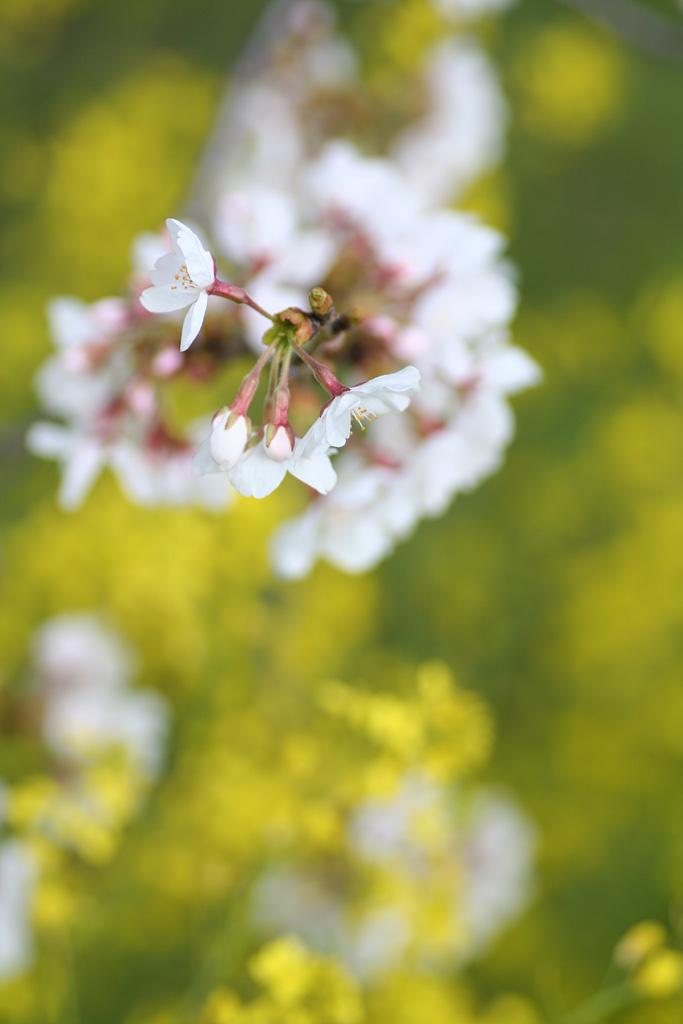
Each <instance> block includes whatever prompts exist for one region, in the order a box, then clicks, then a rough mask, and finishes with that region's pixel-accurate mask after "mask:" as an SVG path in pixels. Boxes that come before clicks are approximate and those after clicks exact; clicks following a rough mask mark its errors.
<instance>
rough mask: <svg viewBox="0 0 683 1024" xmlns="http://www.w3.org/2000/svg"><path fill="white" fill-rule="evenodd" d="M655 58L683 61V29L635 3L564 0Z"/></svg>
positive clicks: (615, 0)
mask: <svg viewBox="0 0 683 1024" xmlns="http://www.w3.org/2000/svg"><path fill="white" fill-rule="evenodd" d="M560 3H563V4H565V5H566V6H567V7H573V8H574V9H575V10H578V11H582V12H583V13H584V14H586V15H588V17H590V18H593V19H594V20H595V21H598V22H600V24H602V25H604V26H605V27H606V28H608V29H610V30H611V31H612V32H614V33H615V34H616V35H618V36H620V37H621V38H622V39H623V40H624V41H625V42H627V43H629V44H630V45H631V46H634V47H636V48H637V49H639V50H643V51H644V52H645V53H649V54H651V55H652V56H654V57H663V58H664V59H665V60H682V61H683V26H681V25H679V24H677V23H676V22H674V21H672V20H671V18H666V17H664V16H663V15H661V14H658V13H657V12H656V11H649V10H647V9H646V8H645V7H643V6H642V5H641V4H639V3H636V2H635V0H560Z"/></svg>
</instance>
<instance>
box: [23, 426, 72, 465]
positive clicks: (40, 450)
mask: <svg viewBox="0 0 683 1024" xmlns="http://www.w3.org/2000/svg"><path fill="white" fill-rule="evenodd" d="M76 437H77V434H76V432H75V431H73V430H68V429H66V428H65V427H59V426H57V424H56V423H34V424H33V426H32V427H31V428H30V429H29V431H28V433H27V435H26V447H27V448H28V450H29V451H30V452H33V454H34V455H40V456H41V457H42V458H43V459H62V458H65V457H66V456H67V455H68V453H69V450H70V449H71V448H72V447H73V445H74V442H75V439H76Z"/></svg>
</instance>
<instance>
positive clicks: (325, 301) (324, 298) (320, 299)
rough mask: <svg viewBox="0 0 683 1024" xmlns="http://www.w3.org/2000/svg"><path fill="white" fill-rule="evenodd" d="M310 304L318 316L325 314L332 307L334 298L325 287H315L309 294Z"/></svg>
mask: <svg viewBox="0 0 683 1024" xmlns="http://www.w3.org/2000/svg"><path fill="white" fill-rule="evenodd" d="M308 304H309V306H310V307H311V312H313V313H317V315H318V316H325V314H326V313H329V311H330V310H331V309H332V299H331V297H330V296H329V295H328V294H327V292H326V291H325V289H324V288H313V290H312V291H311V292H309V295H308Z"/></svg>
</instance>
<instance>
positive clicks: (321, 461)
mask: <svg viewBox="0 0 683 1024" xmlns="http://www.w3.org/2000/svg"><path fill="white" fill-rule="evenodd" d="M300 443H301V442H299V441H297V446H298V445H299V444H300ZM289 472H290V473H291V474H292V476H295V477H296V478H297V479H298V480H301V481H302V482H303V483H305V484H308V486H309V487H313V488H314V489H315V490H316V491H318V492H319V493H320V494H328V493H329V492H330V491H331V490H332V488H333V487H334V485H335V484H336V482H337V474H336V472H335V469H334V466H333V465H332V462H331V460H330V457H329V455H327V454H326V453H325V452H324V451H323V450H322V449H320V448H318V449H315V450H314V451H312V452H311V453H310V454H308V455H307V454H303V455H301V457H300V458H298V459H296V461H295V460H292V462H291V464H290V467H289Z"/></svg>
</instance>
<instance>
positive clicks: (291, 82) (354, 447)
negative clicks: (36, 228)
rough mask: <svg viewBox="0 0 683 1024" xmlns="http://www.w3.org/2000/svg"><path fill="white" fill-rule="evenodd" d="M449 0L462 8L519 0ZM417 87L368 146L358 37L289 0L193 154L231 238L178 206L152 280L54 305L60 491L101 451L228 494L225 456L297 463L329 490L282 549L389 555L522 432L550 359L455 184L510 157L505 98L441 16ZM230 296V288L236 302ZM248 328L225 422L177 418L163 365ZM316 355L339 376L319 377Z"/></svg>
mask: <svg viewBox="0 0 683 1024" xmlns="http://www.w3.org/2000/svg"><path fill="white" fill-rule="evenodd" d="M435 6H436V7H437V9H439V11H440V13H441V14H442V15H443V16H444V18H445V19H446V23H447V22H448V19H449V18H451V16H452V17H453V19H454V20H455V21H456V22H458V23H462V22H463V21H466V22H468V21H469V20H471V19H473V18H474V17H476V16H477V15H478V14H479V13H487V12H488V13H491V12H493V11H495V10H496V9H498V8H500V7H502V6H503V4H502V3H500V2H495V0H486V2H481V0H479V2H471V0H452V2H451V0H449V2H446V0H439V2H438V3H437V2H436V0H435ZM415 91H416V95H417V96H418V98H419V102H418V103H417V105H416V108H417V109H416V111H415V110H414V111H413V112H412V114H411V116H410V117H404V118H403V120H402V121H401V119H400V118H398V119H397V117H396V111H393V112H392V117H393V120H398V122H399V124H400V125H401V126H400V127H399V128H398V129H397V131H396V132H395V133H394V135H393V136H392V137H391V138H390V139H388V140H387V139H384V138H383V140H382V142H381V143H379V142H378V143H377V144H376V146H377V148H376V149H375V151H374V152H370V151H369V148H370V146H371V145H372V140H373V136H372V135H371V136H370V139H369V140H368V138H367V137H366V136H364V134H363V128H362V126H363V124H364V123H365V121H366V120H367V112H365V113H364V114H362V115H361V116H359V117H356V118H355V120H354V110H356V109H357V107H358V102H359V98H360V97H362V94H363V82H362V77H361V73H360V72H359V70H358V67H357V62H356V58H355V55H354V53H353V51H352V50H351V49H350V47H349V46H348V45H347V44H346V43H345V42H344V41H343V40H342V39H341V38H340V37H339V35H338V34H337V32H336V29H335V26H334V19H333V17H332V15H331V13H330V10H329V9H328V8H327V7H326V6H325V5H324V4H322V3H318V2H317V0H295V2H294V3H293V4H290V5H289V7H288V8H287V10H286V14H285V16H284V21H281V22H280V23H278V24H277V25H276V30H275V31H274V33H273V38H272V39H271V41H270V43H268V44H266V45H265V46H264V47H262V48H261V50H260V52H258V53H257V54H256V56H255V58H254V59H253V60H252V63H251V66H250V67H248V68H247V70H246V72H245V73H244V74H243V75H242V77H241V78H240V79H239V80H238V82H237V84H236V85H235V86H234V88H233V89H232V91H231V94H230V97H229V101H228V103H227V106H226V109H225V112H224V115H223V117H222V118H221V121H220V124H219V127H218V130H217V133H216V137H215V139H214V141H213V143H212V144H211V145H210V147H209V150H208V153H207V158H206V162H205V166H204V168H203V171H202V173H201V174H200V176H199V182H198V186H197V190H196V196H195V203H194V207H195V212H196V213H197V214H198V216H200V217H201V218H202V219H203V220H204V221H205V223H206V224H207V225H208V226H209V228H210V233H211V235H212V237H213V238H214V240H215V247H214V248H213V251H212V252H209V251H208V250H206V249H205V248H204V247H203V244H202V242H201V241H200V239H199V237H198V236H197V235H196V234H195V233H194V232H193V231H192V229H190V228H188V227H187V226H186V225H185V224H183V223H182V222H180V221H177V220H169V221H168V226H169V232H170V240H171V246H172V249H173V252H171V253H165V254H164V255H161V254H160V253H159V251H158V250H157V249H156V248H155V246H156V245H158V242H151V243H150V242H149V241H148V242H147V243H146V245H147V253H148V258H149V260H150V262H151V261H152V259H155V260H156V263H155V267H154V269H153V270H152V271H151V273H150V278H151V281H152V285H151V287H148V288H146V289H144V291H142V285H143V284H144V283H146V282H143V281H142V280H141V279H140V277H139V276H138V277H136V278H135V280H134V282H133V294H132V300H131V301H130V302H128V303H124V302H122V301H118V300H104V301H103V302H100V303H96V304H95V305H94V306H91V307H85V306H84V305H83V304H79V303H78V302H77V300H71V299H61V300H56V302H55V303H54V304H53V306H52V307H51V321H52V329H53V334H54V337H55V340H56V342H57V345H58V348H59V352H58V354H57V355H56V356H55V357H53V358H52V359H51V360H50V361H49V362H48V363H47V364H46V365H45V366H44V367H43V369H42V371H41V373H40V374H39V378H38V387H39V391H40V394H41V398H42V401H43V404H44V406H45V408H46V409H47V410H48V411H50V412H52V413H55V414H57V415H60V416H62V417H63V418H64V419H65V420H66V426H57V425H55V424H48V423H42V424H37V425H36V426H35V427H34V428H33V429H32V431H31V434H30V436H29V443H30V446H31V447H32V449H33V450H34V451H35V452H37V453H38V454H41V455H44V456H46V457H53V458H57V459H59V460H60V461H61V462H62V464H63V467H64V475H63V480H62V488H61V501H62V504H63V505H65V506H66V507H70V508H71V507H75V506H76V505H77V504H78V503H79V502H80V501H81V500H82V498H83V496H84V495H85V493H86V492H87V490H88V488H89V486H90V485H91V483H92V481H93V480H94V479H95V477H96V475H97V474H98V473H99V471H100V469H101V468H102V467H103V466H104V465H108V466H110V467H111V468H112V469H113V470H114V471H115V473H116V474H117V475H118V477H119V479H120V481H121V483H122V486H123V488H124V490H125V491H126V493H127V494H128V495H129V496H130V497H131V499H132V500H134V501H137V502H140V503H142V504H153V503H157V502H162V503H168V502H170V503H185V502H199V503H202V504H204V505H206V506H208V507H219V506H220V505H221V504H224V503H225V502H226V501H227V500H228V498H229V495H230V494H231V493H232V490H231V488H230V487H229V485H228V479H229V484H230V485H231V486H232V488H233V489H235V490H237V491H238V492H239V493H241V494H243V495H246V496H253V497H264V496H265V495H267V494H269V493H271V491H272V490H274V489H275V487H277V486H279V484H280V483H281V482H282V481H283V480H284V478H285V476H286V474H287V473H290V474H292V475H293V476H295V477H297V478H298V479H299V480H301V481H303V482H304V483H305V484H307V485H308V486H309V488H310V492H309V493H310V495H311V498H310V501H309V504H308V506H307V508H306V509H305V510H304V512H303V513H302V514H301V515H300V516H299V517H298V518H296V519H294V520H292V521H290V522H288V523H285V524H283V525H282V526H281V528H280V529H279V530H278V531H277V533H276V535H275V537H274V538H273V544H272V557H273V562H274V566H275V568H276V570H277V571H278V573H279V574H280V575H282V576H284V577H288V578H297V577H301V576H304V575H306V574H307V573H308V572H309V571H310V569H311V568H312V566H313V564H314V563H315V561H316V560H317V559H318V558H324V559H326V560H328V561H329V562H332V563H333V564H335V565H337V566H339V567H340V568H342V569H344V570H346V571H348V572H361V571H364V570H366V569H369V568H371V567H372V566H373V565H375V564H376V563H377V562H378V561H380V560H381V559H382V558H383V557H384V556H386V555H387V554H388V553H389V552H390V551H391V549H392V548H393V546H394V545H395V543H396V542H397V541H399V540H402V539H403V538H405V537H407V536H408V535H409V534H410V533H411V531H412V530H413V529H414V527H415V525H416V523H417V522H418V521H419V520H420V519H422V518H423V517H426V516H436V515H440V514H442V513H443V512H444V511H445V509H446V508H447V507H448V505H449V503H450V502H451V501H452V499H453V497H454V496H455V495H456V494H457V493H459V492H463V491H467V490H470V489H472V488H473V487H475V486H476V485H477V484H478V483H479V482H480V481H481V480H482V479H483V478H484V477H486V476H487V475H488V474H490V473H491V472H493V471H494V470H495V469H497V467H498V466H499V465H500V463H501V461H502V458H503V455H504V452H505V448H506V446H507V444H508V442H509V441H510V438H511V436H512V433H513V417H512V413H511V410H510V405H509V401H508V399H509V396H510V395H512V394H514V393H515V392H516V391H518V390H521V389H523V388H526V387H528V386H529V385H531V384H533V383H535V382H536V381H537V380H538V378H539V371H538V368H537V367H536V365H535V364H534V363H533V361H532V360H531V359H530V358H529V357H528V356H527V355H526V354H525V353H524V352H523V351H522V350H520V349H519V348H516V347H515V346H514V345H512V344H511V342H510V338H509V324H510V321H511V318H512V316H513V314H514V310H515V305H516V289H515V284H514V275H513V273H512V271H511V268H510V266H509V265H508V264H507V262H506V261H505V259H504V257H503V250H504V239H503V238H502V236H501V235H500V234H499V233H498V232H496V231H494V230H492V229H491V228H488V227H486V226H484V225H483V224H481V223H480V222H479V221H478V220H477V219H476V218H475V217H473V216H471V215H467V214H464V213H462V212H458V211H457V210H456V209H454V208H453V207H452V205H450V204H452V203H453V202H455V201H457V199H458V197H459V196H460V195H461V194H462V193H463V191H464V190H465V189H466V188H467V187H468V186H469V185H470V184H471V183H472V182H473V181H474V180H475V179H476V178H477V177H478V176H479V175H480V174H481V173H482V172H483V171H485V170H487V169H488V168H490V167H491V166H493V165H494V164H495V163H496V162H497V161H498V160H499V158H500V156H501V152H502V140H503V133H504V124H505V108H504V103H503V100H502V97H501V94H500V90H499V88H498V84H497V82H496V78H495V74H494V72H493V70H492V68H491V65H490V63H489V61H488V59H487V58H486V56H485V55H484V54H483V52H482V51H481V49H480V47H479V45H478V43H477V42H476V41H475V39H474V37H471V38H470V37H468V36H463V35H462V34H459V35H457V36H455V35H453V36H452V37H451V36H450V35H448V34H447V32H445V37H444V38H443V39H441V40H440V41H439V42H438V43H437V44H436V45H435V46H434V47H433V48H432V50H431V51H430V52H429V53H428V54H427V56H426V59H425V62H424V71H423V73H422V76H421V78H420V79H418V80H416V82H415ZM340 111H341V112H342V114H341V116H340ZM373 116H374V117H375V121H376V120H377V119H378V118H379V120H380V121H381V118H382V112H381V111H379V112H377V111H375V112H374V114H373ZM387 116H388V114H387ZM380 127H381V125H380ZM366 134H367V133H366ZM376 134H377V138H378V139H379V138H381V137H382V133H381V132H378V133H376ZM150 250H154V251H150ZM217 261H218V263H219V264H220V265H221V266H225V267H226V270H227V275H228V279H229V280H230V281H231V282H233V283H231V284H229V285H228V284H225V283H224V282H223V281H221V280H220V279H219V278H218V276H217V271H216V262H217ZM312 289H317V291H318V292H320V291H321V290H323V289H324V292H323V294H325V295H327V296H328V297H331V298H330V303H333V305H332V306H331V311H330V312H327V310H328V307H325V311H324V314H321V312H320V310H318V309H315V308H314V305H313V302H312V300H311V298H310V297H311V295H313V292H312V291H311V290H312ZM219 297H223V298H228V299H231V300H232V301H233V303H235V304H236V305H233V306H230V307H229V309H228V311H226V310H225V305H226V304H225V303H224V304H223V310H222V311H221V312H219V310H218V307H219V306H220V305H221V304H220V303H219V302H218V299H219ZM309 302H310V303H311V305H310V310H309V305H308V304H309ZM143 307H144V308H143ZM181 311H182V313H183V317H184V319H183V326H182V329H181V331H180V333H181V345H180V349H181V352H178V345H177V332H178V328H179V323H178V314H179V312H181ZM292 311H293V312H294V318H292ZM350 311H353V315H351V316H347V317H346V319H345V318H344V315H345V314H346V313H348V312H350ZM148 312H149V313H152V314H154V315H153V316H152V317H149V316H148V315H147V313H148ZM264 314H265V316H267V317H269V319H270V320H271V321H274V322H275V323H276V324H279V327H280V330H281V332H282V331H285V328H286V330H287V331H289V335H288V336H291V335H292V331H293V330H294V328H296V329H297V343H296V344H295V343H294V342H293V341H292V342H291V343H288V344H289V347H287V344H285V342H282V341H281V342H280V347H279V348H278V344H277V338H276V336H274V335H271V334H269V333H266V334H265V335H264V330H265V328H266V327H269V322H268V321H267V320H264ZM338 314H340V315H338ZM297 316H298V317H299V319H298V320H297V319H296V318H297ZM302 318H303V319H302ZM326 318H327V319H326ZM302 323H303V324H304V325H305V326H306V327H307V330H308V333H307V334H304V335H301V337H300V336H299V333H298V331H299V328H300V327H301V325H302ZM283 324H284V325H285V326H284V327H283ZM174 333H175V338H176V341H175V344H174V342H173V338H174ZM281 337H282V338H284V337H285V334H282V333H281ZM269 339H270V340H269ZM273 339H275V340H273ZM264 342H266V344H270V346H271V347H270V348H269V349H267V350H264ZM283 345H284V347H283ZM249 351H250V352H252V353H253V354H254V355H255V356H258V357H259V358H258V362H257V365H256V367H255V368H254V371H252V374H251V375H248V376H247V377H246V378H245V379H244V381H243V385H242V387H241V389H240V392H239V393H238V395H237V397H236V398H235V399H234V400H231V396H226V399H227V401H226V404H225V405H224V406H223V407H222V408H221V409H219V410H218V412H217V413H216V414H215V415H214V418H213V421H212V425H211V430H210V433H209V435H208V436H206V427H204V428H203V431H202V426H201V425H200V426H199V427H196V426H193V427H192V428H191V429H188V430H187V431H186V432H185V433H184V434H183V435H182V436H179V434H178V431H177V429H176V430H172V429H171V428H170V427H169V425H168V423H166V422H165V420H164V416H163V412H162V409H163V403H162V401H161V400H160V397H159V396H160V392H161V389H162V387H163V383H164V381H165V380H166V379H168V378H170V377H174V376H176V375H184V376H189V377H193V378H197V377H201V376H206V375H207V374H210V373H211V372H213V371H216V370H217V369H219V368H220V367H221V366H222V365H223V364H224V363H225V361H226V360H228V359H230V358H232V357H234V356H238V355H244V353H245V352H249ZM307 351H308V354H307ZM313 351H315V360H314V359H313ZM181 353H183V354H181ZM278 353H279V354H278ZM268 359H270V360H271V367H272V368H274V369H275V370H277V373H274V371H273V369H271V384H270V386H269V392H268V397H267V399H266V403H265V409H264V418H263V422H262V424H261V426H260V427H259V426H256V427H254V425H253V424H252V421H251V416H252V415H253V413H249V412H248V407H249V402H250V401H251V399H252V398H253V395H254V392H255V391H256V386H257V384H258V374H259V373H260V371H261V369H263V367H264V366H265V364H266V361H267V360H268ZM317 360H321V363H318V362H317ZM306 363H308V364H309V365H308V366H306V365H305V364H306ZM311 369H312V370H313V374H314V376H315V377H316V379H317V382H318V384H322V386H323V388H325V389H327V391H328V396H323V395H321V394H320V391H319V389H318V390H317V394H313V395H312V394H311V385H312V384H313V390H314V392H315V390H316V388H317V385H315V383H314V382H313V381H311V380H310V372H309V371H310V370H311ZM330 381H331V382H332V383H330ZM273 382H274V383H273ZM325 397H331V401H330V402H328V403H327V404H323V402H324V398H325ZM321 405H322V409H321ZM379 414H382V418H381V420H379V422H376V423H375V422H374V420H375V419H376V417H377V416H378V415H379ZM290 417H291V420H290ZM316 417H320V418H319V419H316ZM371 421H372V422H371ZM352 428H354V429H353V433H352ZM202 432H203V433H204V437H205V439H204V442H203V444H202V445H201V446H200V448H199V450H198V452H197V454H196V456H195V459H194V469H195V473H196V475H195V476H194V477H192V476H191V475H190V473H189V466H190V462H191V455H192V451H193V450H194V448H196V445H197V441H198V440H199V438H200V437H201V436H202ZM226 478H227V479H226Z"/></svg>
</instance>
